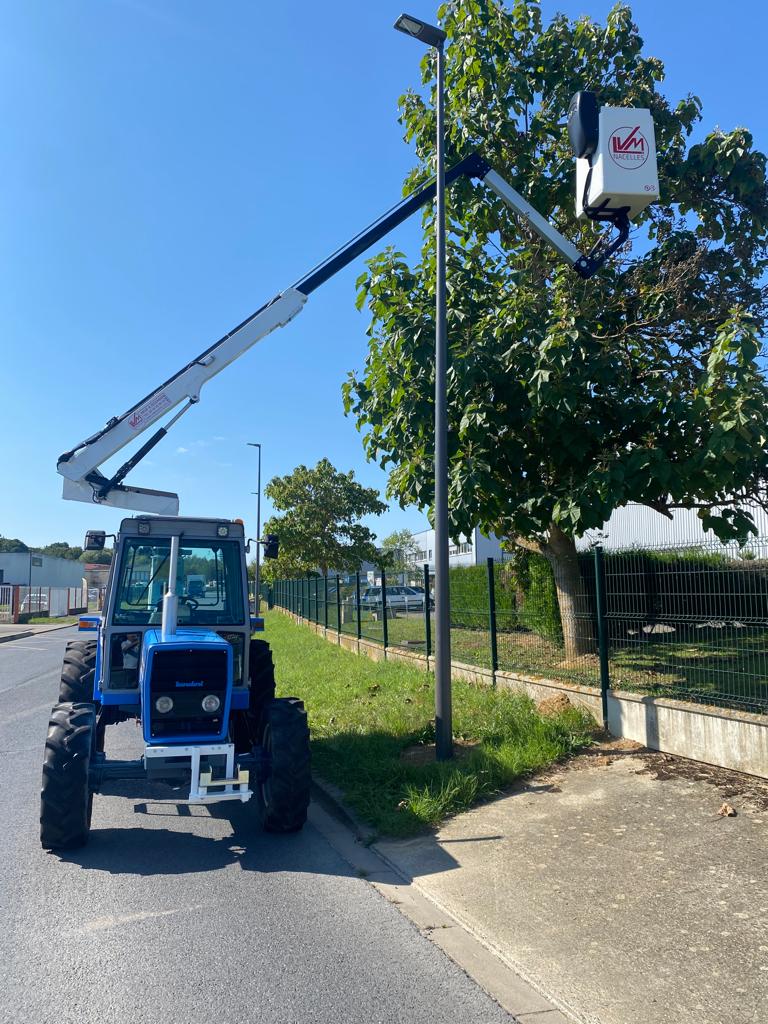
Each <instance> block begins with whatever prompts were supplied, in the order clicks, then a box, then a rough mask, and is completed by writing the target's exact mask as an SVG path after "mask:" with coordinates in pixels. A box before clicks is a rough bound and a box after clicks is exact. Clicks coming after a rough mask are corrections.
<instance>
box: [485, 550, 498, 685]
mask: <svg viewBox="0 0 768 1024" xmlns="http://www.w3.org/2000/svg"><path fill="white" fill-rule="evenodd" d="M487 564H488V623H489V625H490V634H491V671H492V672H493V685H494V686H495V685H496V673H497V672H498V671H499V648H498V642H497V636H496V579H495V576H494V572H493V559H492V558H489V559H488V563H487Z"/></svg>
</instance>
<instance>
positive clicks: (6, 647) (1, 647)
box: [0, 640, 48, 654]
mask: <svg viewBox="0 0 768 1024" xmlns="http://www.w3.org/2000/svg"><path fill="white" fill-rule="evenodd" d="M4 650H8V651H47V650H48V648H47V647H24V646H22V645H21V644H20V643H19V642H18V640H17V641H15V643H10V644H0V654H2V652H3V651H4Z"/></svg>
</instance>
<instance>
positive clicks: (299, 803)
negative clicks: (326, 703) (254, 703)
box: [260, 697, 311, 832]
mask: <svg viewBox="0 0 768 1024" xmlns="http://www.w3.org/2000/svg"><path fill="white" fill-rule="evenodd" d="M264 729H265V732H266V730H267V729H268V730H269V733H270V739H269V752H270V754H271V759H272V770H271V773H270V776H269V779H268V785H266V786H263V787H262V791H261V801H260V802H261V809H262V825H263V826H264V829H265V830H266V831H267V832H298V831H299V829H300V828H301V827H302V826H303V825H304V823H305V821H306V820H307V808H308V807H309V797H310V787H311V773H310V760H311V757H310V749H309V725H308V723H307V713H306V711H305V710H304V705H303V704H302V702H301V701H300V700H298V699H297V698H296V697H280V698H277V699H276V700H272V701H270V702H269V703H268V704H267V705H266V707H265V708H264Z"/></svg>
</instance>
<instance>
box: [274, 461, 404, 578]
mask: <svg viewBox="0 0 768 1024" xmlns="http://www.w3.org/2000/svg"><path fill="white" fill-rule="evenodd" d="M264 494H265V495H266V496H267V497H268V498H269V499H270V500H271V502H272V504H273V505H274V507H275V509H276V510H277V511H278V512H279V513H282V515H276V516H272V517H271V518H270V519H268V520H267V522H266V523H265V524H264V528H263V532H264V533H265V534H267V533H274V534H277V536H278V537H279V540H280V554H279V557H278V558H277V559H274V560H269V561H266V562H264V563H263V564H264V568H263V571H262V575H263V577H264V579H265V580H267V581H271V580H273V579H277V578H281V577H283V578H285V577H291V576H298V575H302V574H304V573H307V572H312V571H319V572H321V573H322V574H324V575H325V574H327V573H328V571H329V570H336V571H339V570H351V569H357V568H358V567H359V565H360V563H361V562H363V561H366V560H370V561H375V560H376V558H377V550H376V547H375V545H374V543H373V542H374V540H375V539H376V538H375V534H373V533H372V532H371V531H370V530H369V529H368V527H367V526H363V525H362V524H361V523H360V522H359V520H360V519H362V518H363V516H368V515H381V513H382V512H384V511H385V510H386V507H387V506H386V505H385V504H384V502H383V501H381V500H380V498H379V495H378V492H377V491H376V489H375V488H372V487H363V486H362V485H361V484H359V483H358V482H357V481H356V480H355V474H354V473H353V472H352V471H351V470H350V471H349V472H348V473H340V472H339V471H338V470H337V469H335V468H334V466H333V465H332V464H331V463H330V462H329V460H328V459H321V460H320V461H319V462H318V464H317V465H316V466H315V467H314V468H313V469H309V468H307V466H297V467H296V469H294V471H293V472H292V473H289V474H288V475H287V476H282V477H279V476H277V477H274V478H273V479H272V480H270V482H269V483H268V484H267V486H266V487H265V488H264Z"/></svg>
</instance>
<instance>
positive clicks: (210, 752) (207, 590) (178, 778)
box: [40, 516, 310, 850]
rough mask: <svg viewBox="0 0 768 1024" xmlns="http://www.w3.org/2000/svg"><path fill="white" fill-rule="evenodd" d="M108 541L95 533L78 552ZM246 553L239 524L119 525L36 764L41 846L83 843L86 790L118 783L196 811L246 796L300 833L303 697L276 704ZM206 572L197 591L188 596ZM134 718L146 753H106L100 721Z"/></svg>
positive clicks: (268, 824)
mask: <svg viewBox="0 0 768 1024" xmlns="http://www.w3.org/2000/svg"><path fill="white" fill-rule="evenodd" d="M104 540H105V535H104V534H103V533H100V532H99V533H97V532H92V533H89V535H88V538H87V540H86V547H90V548H91V549H93V548H94V547H99V546H101V547H103V545H104ZM271 545H272V547H273V548H274V541H271ZM275 553H276V552H274V550H271V551H270V550H268V551H266V552H265V554H275ZM245 556H246V542H245V536H244V530H243V525H242V523H240V522H238V521H234V522H232V521H226V520H221V519H187V518H178V517H175V516H172V517H160V516H147V517H139V518H136V519H124V520H123V522H122V524H121V526H120V532H119V534H118V535H117V537H116V540H115V555H114V558H113V562H112V569H111V572H110V577H109V584H108V586H107V592H106V596H105V601H104V608H103V613H102V615H100V616H90V615H88V616H82V617H81V619H80V631H81V632H84V633H86V634H88V635H87V636H84V637H83V638H82V639H77V640H73V641H71V642H70V643H68V644H67V649H66V652H65V655H64V665H63V668H62V675H61V686H60V691H59V703H57V704H56V705H55V706H54V708H53V710H52V712H51V718H50V724H49V727H48V735H47V739H46V743H45V757H44V761H43V785H42V791H41V807H40V840H41V843H42V845H43V847H44V848H45V849H49V850H63V849H71V848H73V847H77V846H82V845H83V844H84V843H85V842H86V841H87V840H88V835H89V830H90V823H91V808H92V805H93V796H94V793H98V792H101V791H107V790H108V789H109V784H110V783H111V782H113V781H115V780H121V781H125V780H134V781H136V782H139V781H145V782H146V781H149V782H164V783H170V784H172V785H173V786H174V787H176V788H177V789H178V787H179V786H183V787H184V790H185V791H186V790H187V787H188V796H187V794H186V792H185V799H186V800H188V802H189V803H193V804H208V803H218V802H221V801H226V800H237V801H242V802H246V801H248V802H250V803H252V804H253V805H254V806H255V808H256V809H257V810H256V811H255V813H257V814H258V815H259V817H260V819H261V822H262V824H263V826H264V828H265V829H267V830H268V831H274V832H293V831H297V830H298V829H300V828H301V827H302V825H303V824H304V822H305V821H306V816H307V807H308V804H309V791H310V755H309V728H308V725H307V713H306V711H305V710H304V705H303V704H302V702H301V701H300V700H297V699H295V698H293V697H282V698H275V673H274V666H273V662H272V654H271V651H270V649H269V645H268V644H267V643H266V642H265V641H264V640H262V639H259V638H252V636H251V634H252V632H253V631H254V630H256V629H258V628H259V627H261V628H263V620H260V619H259V618H255V619H253V618H251V616H250V608H249V599H248V580H247V573H246V562H245ZM201 576H202V577H204V579H205V586H204V587H203V588H201V587H200V586H199V585H197V586H195V587H194V588H193V589H194V593H190V592H187V591H188V589H189V587H188V584H185V581H188V580H189V578H190V577H191V578H193V579H194V580H199V579H200V577H201ZM131 718H133V719H137V720H138V721H139V722H140V724H141V728H142V740H143V745H144V750H143V754H142V756H141V757H139V758H137V759H135V760H111V759H108V758H107V756H106V753H105V749H104V748H105V744H104V740H105V733H106V729H107V726H108V725H114V724H116V723H118V722H122V721H125V720H127V719H131ZM172 799H173V802H175V803H178V802H180V801H179V799H178V797H177V796H176V795H175V794H174V795H173V796H172Z"/></svg>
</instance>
